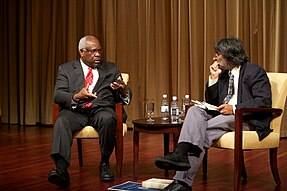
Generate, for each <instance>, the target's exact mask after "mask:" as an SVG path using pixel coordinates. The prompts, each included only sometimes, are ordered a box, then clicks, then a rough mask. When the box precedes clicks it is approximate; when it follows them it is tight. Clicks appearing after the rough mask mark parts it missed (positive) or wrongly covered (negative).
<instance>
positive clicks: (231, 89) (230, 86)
mask: <svg viewBox="0 0 287 191" xmlns="http://www.w3.org/2000/svg"><path fill="white" fill-rule="evenodd" d="M233 94H234V75H233V74H232V73H231V72H230V71H229V84H228V94H227V96H226V97H225V98H224V100H223V103H225V104H227V103H228V102H229V101H230V99H231V98H232V96H233Z"/></svg>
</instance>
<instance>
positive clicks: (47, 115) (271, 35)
mask: <svg viewBox="0 0 287 191" xmlns="http://www.w3.org/2000/svg"><path fill="white" fill-rule="evenodd" d="M0 7H1V8H0V11H1V13H0V14H1V20H0V22H1V23H0V25H1V31H0V36H1V37H0V38H1V46H0V53H1V55H0V58H1V67H0V75H1V82H0V87H1V89H0V97H1V99H0V105H1V109H2V122H4V123H13V124H15V123H18V124H25V125H32V124H35V123H41V124H51V123H52V102H53V90H54V83H55V78H56V75H57V68H58V66H59V65H60V64H63V63H65V62H67V61H70V60H74V59H78V51H77V45H78V40H79V39H80V38H81V37H82V36H84V35H87V34H91V35H94V36H97V37H98V38H99V39H100V41H101V43H102V46H103V50H104V59H106V60H108V61H112V62H115V63H117V64H118V65H119V67H120V69H121V71H122V72H127V73H129V74H130V81H129V85H130V87H131V88H132V89H133V92H134V97H133V101H132V104H131V105H130V106H128V107H127V112H128V115H129V120H128V125H129V126H132V124H131V120H133V119H136V118H139V117H144V115H145V113H144V105H143V101H144V99H145V98H147V97H149V98H151V97H153V98H154V99H155V106H156V108H155V113H154V116H159V115H160V113H159V111H160V110H159V108H160V101H161V98H162V94H163V93H167V94H168V97H169V99H170V98H171V97H172V95H177V96H178V97H179V98H180V99H182V98H183V97H184V95H185V94H190V95H191V97H192V98H193V99H203V98H204V85H205V83H206V79H207V77H208V75H209V65H210V64H211V63H212V57H213V45H214V43H215V41H216V40H218V39H219V38H222V37H225V36H237V37H239V38H240V39H241V40H242V41H243V42H244V45H245V48H246V52H247V54H248V55H249V58H250V61H251V62H253V63H257V64H259V65H261V66H263V67H264V68H265V69H266V71H268V72H287V56H286V54H287V46H286V45H287V38H286V34H287V1H285V0H48V1H47V0H1V2H0ZM285 119H286V118H285ZM282 134H283V135H284V134H285V135H286V136H287V130H286V129H285V130H283V131H282Z"/></svg>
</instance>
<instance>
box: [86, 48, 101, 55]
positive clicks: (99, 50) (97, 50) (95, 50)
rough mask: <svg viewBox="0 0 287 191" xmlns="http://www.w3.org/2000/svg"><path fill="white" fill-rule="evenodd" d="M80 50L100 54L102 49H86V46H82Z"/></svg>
mask: <svg viewBox="0 0 287 191" xmlns="http://www.w3.org/2000/svg"><path fill="white" fill-rule="evenodd" d="M82 50H83V51H85V52H88V53H90V54H96V53H99V54H101V53H102V49H94V50H89V49H87V48H83V49H82Z"/></svg>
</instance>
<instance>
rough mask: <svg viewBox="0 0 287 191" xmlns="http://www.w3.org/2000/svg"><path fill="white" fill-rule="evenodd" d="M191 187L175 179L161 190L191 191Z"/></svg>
mask: <svg viewBox="0 0 287 191" xmlns="http://www.w3.org/2000/svg"><path fill="white" fill-rule="evenodd" d="M191 190H192V189H191V187H190V186H188V185H187V184H186V183H185V182H182V181H178V180H175V181H173V182H172V183H171V184H170V185H168V186H167V187H165V188H164V189H163V191H191Z"/></svg>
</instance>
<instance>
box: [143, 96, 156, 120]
mask: <svg viewBox="0 0 287 191" xmlns="http://www.w3.org/2000/svg"><path fill="white" fill-rule="evenodd" d="M145 109H146V113H147V115H148V119H147V121H149V122H151V121H154V120H153V119H152V118H151V115H152V114H153V112H154V100H153V99H152V98H151V99H146V102H145Z"/></svg>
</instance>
